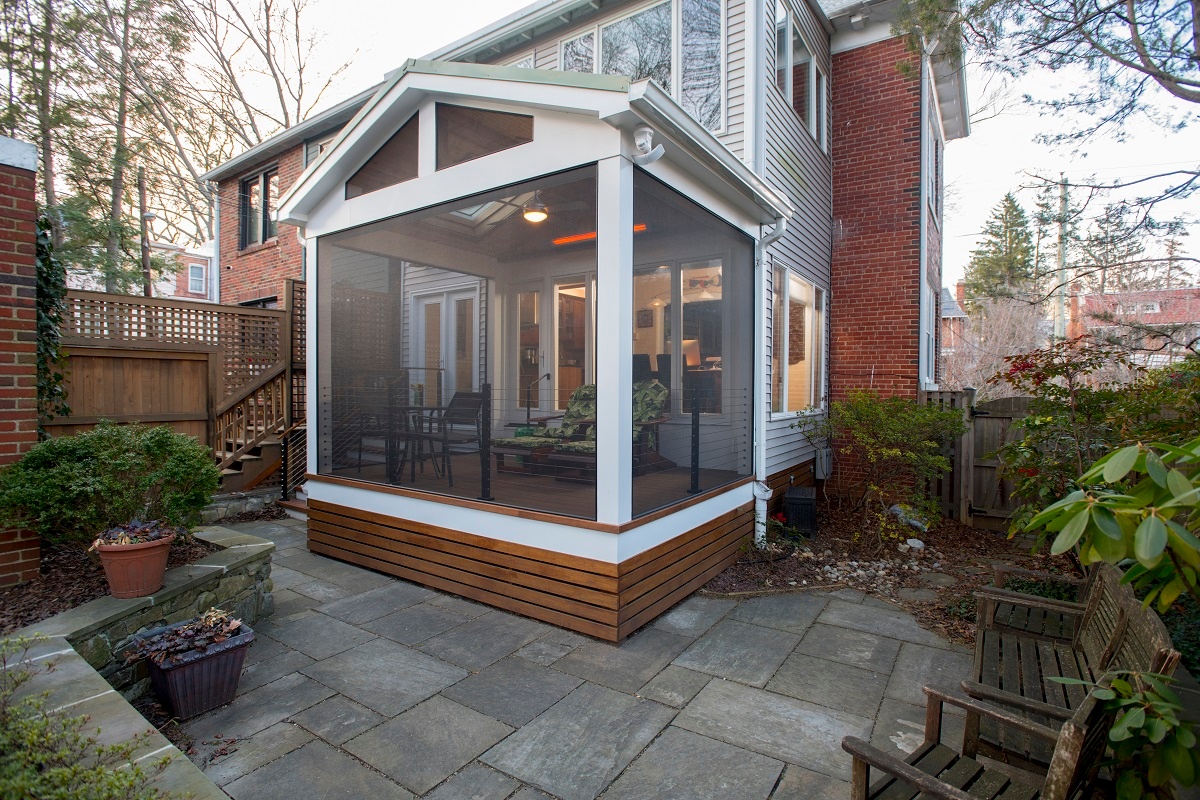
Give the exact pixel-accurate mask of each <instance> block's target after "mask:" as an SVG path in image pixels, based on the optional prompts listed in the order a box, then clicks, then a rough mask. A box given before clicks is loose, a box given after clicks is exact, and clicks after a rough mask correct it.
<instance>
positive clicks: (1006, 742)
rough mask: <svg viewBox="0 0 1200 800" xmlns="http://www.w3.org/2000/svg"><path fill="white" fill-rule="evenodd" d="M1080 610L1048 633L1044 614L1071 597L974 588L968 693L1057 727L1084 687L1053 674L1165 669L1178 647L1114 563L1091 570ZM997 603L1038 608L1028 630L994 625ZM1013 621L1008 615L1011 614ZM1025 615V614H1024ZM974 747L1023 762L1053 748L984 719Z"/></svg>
mask: <svg viewBox="0 0 1200 800" xmlns="http://www.w3.org/2000/svg"><path fill="white" fill-rule="evenodd" d="M1090 582H1091V586H1090V591H1088V594H1087V602H1086V604H1085V606H1084V610H1083V613H1082V614H1081V615H1078V616H1074V617H1073V619H1077V620H1078V622H1077V623H1076V624H1075V629H1074V634H1073V635H1072V636H1071V637H1070V638H1065V637H1062V636H1058V637H1054V636H1050V635H1048V634H1047V632H1046V630H1045V625H1044V620H1045V619H1046V617H1047V616H1048V615H1050V614H1059V613H1061V614H1064V615H1066V616H1072V615H1075V609H1074V608H1072V607H1071V606H1073V605H1074V604H1067V603H1063V602H1062V601H1059V600H1049V599H1047V598H1042V597H1034V596H1032V595H1021V594H1019V593H1017V592H1011V591H1006V590H1003V589H994V588H988V589H981V590H980V591H979V592H978V593H977V594H978V596H979V607H980V611H981V613H980V616H979V622H978V628H977V631H976V640H975V662H974V667H973V673H972V679H971V680H969V681H964V682H963V689H964V691H966V693H967V694H968V695H970V696H971V697H974V698H977V699H982V700H989V701H993V702H997V703H1002V704H1004V705H1006V706H1008V707H1010V708H1014V709H1017V710H1019V711H1020V712H1022V713H1023V714H1024V715H1025V716H1026V717H1027V718H1028V719H1030V720H1031V721H1033V722H1036V723H1039V724H1042V725H1045V726H1049V727H1058V726H1059V725H1061V724H1062V722H1063V720H1066V719H1069V718H1071V716H1072V715H1073V714H1074V713H1075V710H1076V709H1077V708H1078V707H1079V705H1080V703H1082V702H1083V700H1084V698H1085V697H1087V691H1086V688H1085V687H1083V686H1079V685H1070V684H1063V683H1060V682H1058V681H1056V680H1054V679H1055V678H1058V677H1065V678H1078V679H1081V680H1085V681H1093V682H1095V681H1097V680H1099V679H1100V678H1101V677H1102V676H1103V675H1104V673H1105V672H1106V671H1107V670H1110V669H1126V670H1137V671H1141V672H1156V673H1160V674H1164V675H1170V674H1171V673H1172V672H1174V671H1175V667H1176V666H1177V665H1178V663H1179V653H1178V652H1177V651H1175V650H1174V649H1173V648H1172V647H1171V638H1170V636H1169V635H1168V633H1167V629H1166V627H1165V626H1164V625H1163V624H1162V621H1161V620H1160V619H1159V618H1158V616H1157V615H1156V614H1155V613H1154V612H1153V611H1151V610H1149V609H1144V608H1142V604H1141V602H1140V601H1138V599H1137V597H1136V596H1135V595H1134V594H1133V590H1132V589H1131V588H1130V587H1129V586H1127V585H1123V584H1122V583H1121V573H1120V571H1118V570H1117V569H1116V568H1115V567H1112V566H1110V565H1108V564H1101V565H1099V566H1098V567H1096V568H1094V570H1093V575H1092V576H1091V577H1090ZM1001 603H1007V604H1011V605H1013V606H1020V607H1023V608H1024V609H1027V610H1028V611H1029V612H1030V616H1032V614H1033V612H1034V611H1038V612H1043V616H1042V620H1043V623H1042V624H1041V625H1040V629H1039V630H1038V631H1037V632H1035V633H1029V632H1026V631H1024V630H1022V628H1021V627H1019V624H1018V625H1013V624H1007V625H997V624H996V622H995V619H996V617H995V615H994V614H991V613H988V611H989V610H990V609H992V608H994V607H998V606H999V604H1001ZM1009 619H1010V623H1011V621H1012V620H1014V619H1015V620H1017V621H1018V623H1019V620H1020V619H1021V617H1020V616H1019V615H1016V614H1014V615H1013V616H1011V617H1010V618H1009ZM1025 619H1026V620H1028V619H1029V616H1026V617H1025ZM979 747H980V751H981V752H982V753H984V754H985V755H988V756H991V757H993V758H998V759H1001V760H1004V761H1008V762H1011V763H1015V764H1019V765H1022V766H1034V767H1041V766H1044V765H1045V764H1047V763H1049V760H1050V757H1051V755H1052V753H1053V748H1052V747H1051V746H1050V745H1048V744H1047V743H1046V742H1044V741H1042V740H1041V739H1039V738H1038V737H1031V736H1029V735H1028V734H1027V733H1026V732H1024V731H1021V730H1019V729H1011V728H1010V729H1007V730H1006V729H1004V728H1002V727H1001V726H999V725H997V724H995V723H993V722H988V721H984V722H983V723H982V729H981V731H980V745H979Z"/></svg>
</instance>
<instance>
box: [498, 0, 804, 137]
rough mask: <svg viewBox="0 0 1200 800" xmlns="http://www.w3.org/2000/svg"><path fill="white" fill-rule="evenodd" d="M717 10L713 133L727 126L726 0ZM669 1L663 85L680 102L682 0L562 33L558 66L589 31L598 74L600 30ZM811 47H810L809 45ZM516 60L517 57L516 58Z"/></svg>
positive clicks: (721, 0) (653, 0)
mask: <svg viewBox="0 0 1200 800" xmlns="http://www.w3.org/2000/svg"><path fill="white" fill-rule="evenodd" d="M718 1H719V3H720V10H719V11H718V12H717V15H718V16H719V17H720V19H721V45H720V50H721V54H720V55H721V67H720V70H719V72H720V75H721V124H720V126H719V127H716V128H713V129H711V130H709V133H712V134H713V135H719V134H722V133H725V131H726V129H727V128H728V127H729V41H728V39H729V24H728V23H729V8H728V2H729V0H718ZM666 3H670V5H671V85H670V86H664V87H662V88H664V89H666V90H667V92H668V93H669V94H670V95H671V97H672V98H673V99H674V100H675V102H677V103H678V102H680V95H681V94H682V92H683V0H651V2H648V3H644V4H643V5H640V6H637V7H636V8H633V9H631V10H629V11H628V12H626V13H624V14H622V15H620V16H617V17H613V18H612V19H607V20H604V21H603V22H597V23H596V24H595V25H592V26H590V27H587V28H583V29H581V30H576V31H574V32H573V33H571V34H570V35H568V36H564V37H562V38H560V39H559V40H558V69H560V70H561V69H562V68H563V62H564V59H563V52H564V51H565V49H566V46H567V44H568V43H570V42H573V41H575V40H576V39H581V38H583V37H584V36H587V35H588V34H589V33H590V34H592V35H593V37H594V38H593V39H592V72H593V73H594V74H597V75H599V74H601V72H600V53H601V51H602V49H603V43H602V42H601V38H602V30H603V29H604V28H607V27H609V26H611V25H615V24H616V23H618V22H621V21H623V20H626V19H629V18H630V17H636V16H637V15H638V14H640V13H642V12H643V11H646V10H648V9H651V8H654V7H655V6H661V5H665V4H666ZM810 49H811V48H810ZM518 60H519V59H518Z"/></svg>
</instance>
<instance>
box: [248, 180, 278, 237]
mask: <svg viewBox="0 0 1200 800" xmlns="http://www.w3.org/2000/svg"><path fill="white" fill-rule="evenodd" d="M278 200H279V170H278V169H277V168H275V167H272V168H271V169H268V170H265V171H263V172H260V173H259V174H257V175H255V176H254V177H252V178H246V179H244V180H243V181H242V184H241V193H240V202H239V205H240V216H241V227H242V235H241V239H242V242H241V245H242V248H243V249H245V248H247V247H252V246H254V245H256V244H262V243H263V242H265V241H267V240H268V239H270V238H272V237H274V236H275V235H277V233H278V229H277V228H276V223H275V204H276V202H277V201H278Z"/></svg>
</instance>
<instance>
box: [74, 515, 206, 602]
mask: <svg viewBox="0 0 1200 800" xmlns="http://www.w3.org/2000/svg"><path fill="white" fill-rule="evenodd" d="M177 535H183V536H186V535H187V531H185V530H183V529H182V528H174V527H172V526H170V525H165V524H163V523H162V522H160V521H159V520H151V521H150V522H139V521H138V520H136V519H135V520H133V521H132V522H127V523H125V524H124V525H116V526H114V527H112V528H109V529H108V530H106V531H104V532H103V533H101V534H100V535H99V536H97V537H96V539H95V540H94V541H93V542H92V546H91V547H89V548H88V552H89V553H93V552H94V553H96V555H98V556H99V557H100V563H101V565H103V567H104V577H105V578H107V579H108V588H109V590H110V591H111V592H112V596H113V597H117V598H121V599H128V598H131V597H145V596H146V595H149V594H154V593H155V592H157V591H158V590H159V589H161V588H162V585H163V576H164V575H165V574H166V572H167V557H168V556H169V555H170V554H171V542H173V541H175V537H176V536H177Z"/></svg>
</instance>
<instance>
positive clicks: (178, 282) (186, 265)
mask: <svg viewBox="0 0 1200 800" xmlns="http://www.w3.org/2000/svg"><path fill="white" fill-rule="evenodd" d="M175 260H176V262H177V263H178V264H179V265H180V269H179V271H178V272H176V273H175V291H174V294H173V296H174V297H178V298H180V299H183V300H204V299H206V298H207V297H208V282H209V275H208V266H209V265H208V259H207V258H203V257H201V256H193V255H189V254H187V253H180V254H178V255H176V257H175ZM193 264H199V265H200V266H202V267H204V268H205V270H204V284H205V291H202V292H193V291H192V290H191V281H190V277H191V266H192V265H193Z"/></svg>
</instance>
